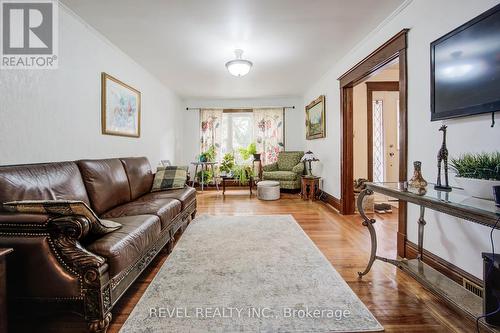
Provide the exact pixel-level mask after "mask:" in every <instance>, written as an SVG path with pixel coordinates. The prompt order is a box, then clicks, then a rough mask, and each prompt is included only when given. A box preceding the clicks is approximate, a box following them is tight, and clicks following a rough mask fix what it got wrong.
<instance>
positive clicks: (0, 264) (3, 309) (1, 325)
mask: <svg viewBox="0 0 500 333" xmlns="http://www.w3.org/2000/svg"><path fill="white" fill-rule="evenodd" d="M11 252H12V249H3V248H0V318H2V320H0V333H7V271H6V267H5V266H6V265H5V261H6V260H5V257H6V256H7V254H9V253H11Z"/></svg>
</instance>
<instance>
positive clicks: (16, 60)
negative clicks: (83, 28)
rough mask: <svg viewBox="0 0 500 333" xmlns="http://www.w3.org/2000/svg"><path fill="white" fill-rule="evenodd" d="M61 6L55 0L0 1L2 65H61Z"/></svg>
mask: <svg viewBox="0 0 500 333" xmlns="http://www.w3.org/2000/svg"><path fill="white" fill-rule="evenodd" d="M57 9H58V5H57V1H52V0H44V1H43V0H31V1H23V0H17V1H14V0H0V18H1V20H2V22H1V25H0V26H1V33H0V36H1V39H2V41H1V43H0V46H1V57H2V59H1V63H0V68H2V69H55V68H57V60H58V59H57V58H58V57H57V46H58V45H57V42H58V39H57V37H58V34H57V22H58V17H57V14H58V11H57Z"/></svg>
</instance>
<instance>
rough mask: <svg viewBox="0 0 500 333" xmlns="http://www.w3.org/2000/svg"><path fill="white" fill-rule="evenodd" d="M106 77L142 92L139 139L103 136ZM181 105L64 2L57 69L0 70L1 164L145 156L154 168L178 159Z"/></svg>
mask: <svg viewBox="0 0 500 333" xmlns="http://www.w3.org/2000/svg"><path fill="white" fill-rule="evenodd" d="M101 72H106V73H108V74H111V75H113V76H114V77H116V78H118V79H120V80H121V81H123V82H125V83H127V84H129V85H131V86H132V87H134V88H136V89H138V90H139V91H141V93H142V111H141V113H142V114H141V137H140V138H138V139H137V138H126V137H117V136H110V135H102V134H101V97H100V94H101ZM180 108H181V104H180V99H178V97H177V96H176V95H175V94H174V93H173V92H172V91H171V90H169V89H168V88H166V87H165V86H163V85H162V84H161V83H160V82H159V81H158V80H157V79H156V78H154V77H153V76H152V75H151V74H150V73H148V72H146V71H145V70H144V69H143V68H142V67H141V66H139V65H138V64H137V63H135V62H134V61H133V60H132V59H131V58H129V57H128V56H127V55H125V54H124V53H123V52H121V51H120V50H119V49H118V48H117V47H115V46H114V45H113V44H111V43H110V42H109V41H107V40H106V39H105V38H104V37H102V36H101V35H100V34H99V33H98V32H96V31H95V30H94V29H92V28H90V27H89V26H87V24H86V23H85V22H83V21H82V20H81V19H80V18H79V17H78V16H76V15H75V14H74V13H72V12H71V11H69V10H68V9H66V8H65V7H64V6H62V5H61V6H60V10H59V68H58V69H56V70H0V147H1V152H0V164H2V165H5V164H17V163H33V162H44V161H61V160H75V159H81V158H103V157H118V156H147V157H148V158H149V159H150V162H151V163H152V165H153V167H154V166H156V164H157V163H158V161H159V160H160V159H171V160H175V159H176V151H175V150H176V147H175V144H174V143H175V142H176V138H177V136H176V135H178V134H176V129H178V128H179V126H177V125H176V124H177V123H178V118H177V114H178V110H179V109H180ZM177 142H178V141H177Z"/></svg>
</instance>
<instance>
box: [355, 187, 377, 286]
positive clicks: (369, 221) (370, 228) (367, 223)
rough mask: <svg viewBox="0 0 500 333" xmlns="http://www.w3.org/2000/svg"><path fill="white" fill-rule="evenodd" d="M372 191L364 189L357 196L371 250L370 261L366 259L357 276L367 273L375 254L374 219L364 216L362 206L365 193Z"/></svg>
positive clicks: (370, 193)
mask: <svg viewBox="0 0 500 333" xmlns="http://www.w3.org/2000/svg"><path fill="white" fill-rule="evenodd" d="M372 194H373V191H372V190H370V189H365V190H364V191H362V192H361V193H360V194H359V196H358V202H357V205H358V211H359V214H360V215H361V217H362V218H363V225H364V226H365V227H367V228H368V231H369V232H370V239H371V244H372V248H371V252H370V261H368V265H367V266H366V268H365V270H364V271H363V272H358V275H359V277H360V278H361V277H363V275H366V274H368V272H369V271H370V269H371V268H372V265H373V262H374V261H375V259H376V255H377V234H376V233H375V228H374V227H373V223H375V220H374V219H370V218H368V217H367V216H366V214H365V210H364V208H363V199H364V198H365V196H367V195H372Z"/></svg>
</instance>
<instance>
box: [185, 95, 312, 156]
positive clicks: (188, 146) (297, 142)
mask: <svg viewBox="0 0 500 333" xmlns="http://www.w3.org/2000/svg"><path fill="white" fill-rule="evenodd" d="M268 106H269V107H283V106H295V109H287V110H286V111H285V149H286V150H304V147H305V127H304V122H305V116H304V108H303V105H302V99H301V98H299V97H278V98H259V99H186V100H185V101H184V107H183V108H182V110H181V112H180V113H181V118H182V122H183V128H182V133H183V136H182V137H183V139H182V149H181V150H182V152H181V157H180V161H182V163H184V164H188V163H190V162H192V161H194V160H195V158H196V156H197V155H198V154H199V153H200V134H199V133H200V113H199V111H198V110H186V107H192V108H198V107H201V108H226V109H231V108H259V107H268Z"/></svg>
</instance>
